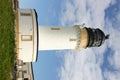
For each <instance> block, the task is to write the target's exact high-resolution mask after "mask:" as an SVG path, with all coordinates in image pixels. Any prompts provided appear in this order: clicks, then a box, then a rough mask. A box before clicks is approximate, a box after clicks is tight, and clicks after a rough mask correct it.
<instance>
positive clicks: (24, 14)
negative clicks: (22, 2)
mask: <svg viewBox="0 0 120 80" xmlns="http://www.w3.org/2000/svg"><path fill="white" fill-rule="evenodd" d="M20 15H21V16H31V14H30V13H22V12H21V13H20Z"/></svg>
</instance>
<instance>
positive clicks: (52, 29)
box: [51, 28, 60, 30]
mask: <svg viewBox="0 0 120 80" xmlns="http://www.w3.org/2000/svg"><path fill="white" fill-rule="evenodd" d="M51 30H60V28H51Z"/></svg>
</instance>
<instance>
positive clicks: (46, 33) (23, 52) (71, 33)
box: [15, 9, 109, 62]
mask: <svg viewBox="0 0 120 80" xmlns="http://www.w3.org/2000/svg"><path fill="white" fill-rule="evenodd" d="M16 17H17V19H16V25H17V26H16V29H15V31H16V48H17V58H18V59H20V60H22V61H23V62H35V61H36V59H37V53H38V50H63V49H76V50H80V49H81V48H86V47H98V46H101V45H102V44H103V43H104V41H105V39H108V37H109V36H108V35H107V36H105V34H104V33H103V32H102V31H101V30H100V29H98V28H97V29H91V28H86V27H83V28H81V26H80V25H75V26H71V27H57V26H38V24H37V14H36V12H35V10H32V9H18V11H17V13H16Z"/></svg>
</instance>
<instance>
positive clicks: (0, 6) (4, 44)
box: [0, 0, 15, 80]
mask: <svg viewBox="0 0 120 80" xmlns="http://www.w3.org/2000/svg"><path fill="white" fill-rule="evenodd" d="M14 19H15V16H14V14H13V11H12V4H11V0H0V80H11V78H10V72H11V69H12V67H13V64H14V59H15V52H14V47H15V43H14Z"/></svg>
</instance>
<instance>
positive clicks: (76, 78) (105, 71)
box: [19, 0, 120, 80]
mask: <svg viewBox="0 0 120 80" xmlns="http://www.w3.org/2000/svg"><path fill="white" fill-rule="evenodd" d="M19 4H20V8H28V9H29V8H30V9H35V10H36V12H37V15H38V24H39V25H44V26H45V25H47V26H60V27H61V26H68V27H69V26H71V25H81V24H83V23H85V26H86V27H91V28H100V29H101V30H103V31H104V32H105V33H106V34H107V33H109V34H110V39H109V40H107V41H106V42H105V43H104V44H103V45H102V46H101V47H98V48H96V47H95V48H86V49H81V50H80V51H75V50H61V51H57V50H56V51H39V54H38V60H37V62H35V63H33V72H34V79H35V80H120V58H119V57H120V45H119V40H120V34H119V31H120V0H19Z"/></svg>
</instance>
